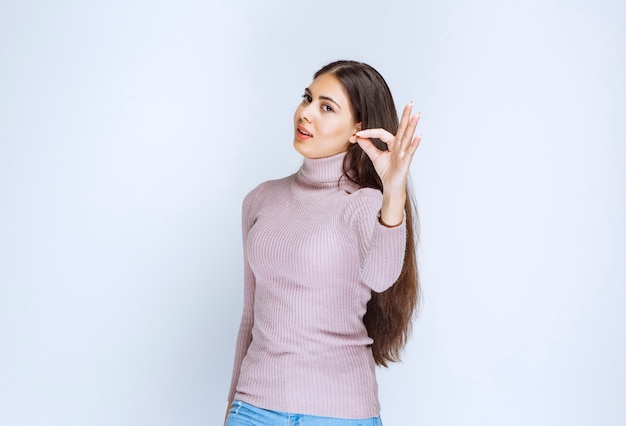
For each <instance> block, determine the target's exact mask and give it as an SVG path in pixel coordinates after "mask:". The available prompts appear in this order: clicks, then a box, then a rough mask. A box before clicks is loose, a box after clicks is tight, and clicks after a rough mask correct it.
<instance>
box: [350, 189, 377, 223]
mask: <svg viewBox="0 0 626 426" xmlns="http://www.w3.org/2000/svg"><path fill="white" fill-rule="evenodd" d="M382 203H383V193H382V192H381V191H380V190H378V189H374V188H360V189H357V190H356V191H354V192H353V193H351V194H350V195H349V196H348V203H347V205H346V209H345V212H344V219H345V220H346V221H347V222H348V223H350V222H353V221H355V220H356V221H358V222H360V221H361V220H362V218H363V217H370V216H372V215H374V216H376V214H377V213H378V211H379V210H380V208H381V206H382Z"/></svg>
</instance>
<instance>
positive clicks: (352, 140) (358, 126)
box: [348, 122, 361, 143]
mask: <svg viewBox="0 0 626 426" xmlns="http://www.w3.org/2000/svg"><path fill="white" fill-rule="evenodd" d="M359 131H361V123H360V122H358V123H356V124H355V125H354V133H352V136H350V139H348V140H349V141H350V143H356V134H355V133H356V132H359Z"/></svg>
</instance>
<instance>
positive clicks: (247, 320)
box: [228, 185, 263, 401]
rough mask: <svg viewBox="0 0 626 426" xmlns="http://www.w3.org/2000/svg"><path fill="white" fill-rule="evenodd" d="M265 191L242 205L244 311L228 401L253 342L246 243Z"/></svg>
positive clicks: (250, 196) (252, 285)
mask: <svg viewBox="0 0 626 426" xmlns="http://www.w3.org/2000/svg"><path fill="white" fill-rule="evenodd" d="M262 191H263V185H260V186H258V187H257V188H256V189H254V190H253V191H252V192H250V193H249V194H248V195H247V196H246V198H245V199H244V201H243V206H242V239H243V263H244V271H243V280H244V285H243V313H242V315H241V324H240V325H239V334H238V335H237V344H236V346H235V360H234V365H233V374H232V379H231V383H230V391H229V393H228V401H232V400H233V398H234V395H235V391H236V387H237V382H238V381H239V372H240V370H241V363H242V361H243V358H244V357H245V355H246V352H247V351H248V347H249V346H250V343H251V342H252V326H253V325H254V291H255V285H256V282H255V278H254V273H253V272H252V269H251V268H250V263H249V262H248V254H247V250H246V244H247V241H248V233H249V231H250V229H251V228H252V225H253V224H254V216H255V214H254V211H255V208H256V205H257V203H258V199H259V197H260V193H261V192H262Z"/></svg>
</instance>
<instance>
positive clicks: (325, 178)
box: [298, 152, 346, 184]
mask: <svg viewBox="0 0 626 426" xmlns="http://www.w3.org/2000/svg"><path fill="white" fill-rule="evenodd" d="M345 156H346V153H345V152H341V153H339V154H335V155H332V156H330V157H324V158H305V159H304V162H303V163H302V167H301V168H300V170H299V171H298V178H299V179H301V180H303V181H306V182H308V183H316V184H328V183H334V184H337V183H338V182H339V179H340V178H341V177H342V176H343V159H344V158H345Z"/></svg>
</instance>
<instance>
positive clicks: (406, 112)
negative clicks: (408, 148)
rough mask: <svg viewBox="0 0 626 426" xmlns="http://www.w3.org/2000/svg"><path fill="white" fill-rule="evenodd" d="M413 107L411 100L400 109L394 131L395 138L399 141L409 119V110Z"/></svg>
mask: <svg viewBox="0 0 626 426" xmlns="http://www.w3.org/2000/svg"><path fill="white" fill-rule="evenodd" d="M412 109H413V101H411V102H409V103H408V104H406V105H405V106H404V109H403V110H402V117H400V123H399V124H398V131H397V132H396V140H397V141H401V140H402V138H403V137H404V134H405V132H406V127H407V125H408V123H409V121H410V119H411V110H412Z"/></svg>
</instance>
